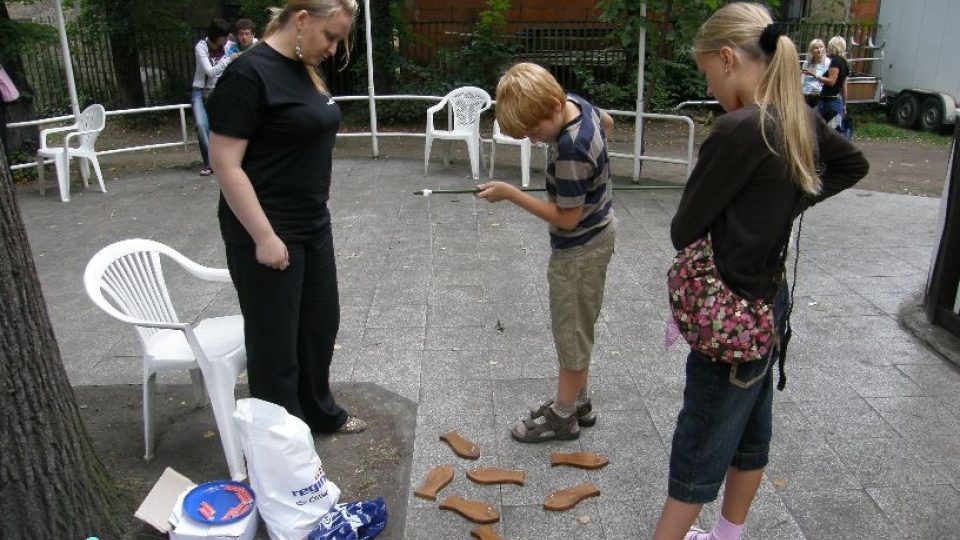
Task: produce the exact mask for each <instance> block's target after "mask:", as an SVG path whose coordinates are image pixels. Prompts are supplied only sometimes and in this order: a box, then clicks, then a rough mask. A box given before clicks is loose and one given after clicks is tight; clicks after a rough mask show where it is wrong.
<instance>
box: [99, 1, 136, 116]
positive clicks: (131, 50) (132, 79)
mask: <svg viewBox="0 0 960 540" xmlns="http://www.w3.org/2000/svg"><path fill="white" fill-rule="evenodd" d="M106 5H107V6H108V7H109V8H111V9H110V10H109V11H108V12H107V14H106V19H105V20H106V24H107V33H108V35H109V37H110V55H111V56H112V57H113V71H114V74H115V75H116V77H117V89H118V90H119V91H120V107H121V108H123V109H135V108H138V107H143V106H144V104H145V103H146V98H145V97H144V94H143V83H142V81H141V80H140V47H138V46H137V32H136V28H135V27H134V22H133V21H134V18H133V0H114V1H111V2H106Z"/></svg>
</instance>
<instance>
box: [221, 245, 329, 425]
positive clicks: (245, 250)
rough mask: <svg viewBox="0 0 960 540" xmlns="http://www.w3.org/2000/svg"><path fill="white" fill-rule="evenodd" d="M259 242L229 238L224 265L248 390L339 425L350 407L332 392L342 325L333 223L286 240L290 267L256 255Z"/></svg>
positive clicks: (310, 419)
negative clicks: (240, 325)
mask: <svg viewBox="0 0 960 540" xmlns="http://www.w3.org/2000/svg"><path fill="white" fill-rule="evenodd" d="M255 249H256V248H255V246H253V245H238V244H227V267H228V268H229V270H230V277H231V278H233V284H234V286H235V287H236V289H237V297H238V299H239V301H240V311H241V313H243V321H244V333H245V336H244V337H245V341H246V347H247V376H248V378H249V381H250V395H251V396H252V397H255V398H258V399H262V400H264V401H269V402H271V403H276V404H277V405H281V406H283V407H284V408H285V409H286V410H287V412H289V413H290V414H292V415H294V416H296V417H298V418H300V419H302V420H303V421H304V422H306V423H307V425H309V426H310V429H311V430H312V431H313V432H316V433H329V432H333V431H336V430H337V429H338V428H339V427H340V426H342V425H343V424H344V423H345V422H346V421H347V413H346V412H344V410H343V409H341V408H340V407H339V406H338V405H337V403H336V401H335V400H334V398H333V395H332V394H331V393H330V362H331V360H332V359H333V346H334V343H335V341H336V338H337V330H339V328H340V299H339V292H338V290H337V266H336V260H335V259H334V254H333V233H332V231H331V228H330V226H327V227H325V228H324V231H323V233H322V234H320V235H318V236H317V238H315V239H313V240H310V241H307V242H297V243H291V242H288V243H287V251H288V252H289V254H290V266H288V267H287V269H286V270H274V269H272V268H268V267H266V266H264V265H262V264H260V263H258V262H257V258H256V251H255Z"/></svg>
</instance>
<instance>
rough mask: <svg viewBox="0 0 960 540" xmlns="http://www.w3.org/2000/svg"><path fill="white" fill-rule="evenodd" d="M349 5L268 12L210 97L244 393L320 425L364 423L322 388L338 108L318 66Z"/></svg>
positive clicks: (347, 23)
mask: <svg viewBox="0 0 960 540" xmlns="http://www.w3.org/2000/svg"><path fill="white" fill-rule="evenodd" d="M356 13H357V3H356V0H288V1H287V2H286V5H285V7H283V8H274V9H273V16H272V19H271V21H270V23H269V24H268V26H267V29H266V31H265V32H264V39H263V41H262V42H261V43H260V44H259V45H257V46H255V47H253V48H251V49H250V50H249V51H247V52H246V53H244V54H243V55H242V56H241V57H240V58H238V59H237V61H235V62H233V64H231V65H230V66H229V68H227V70H226V71H225V72H224V74H223V75H222V76H221V78H220V81H219V83H218V84H217V88H216V90H214V92H213V95H212V96H211V97H210V100H209V103H208V109H209V113H210V128H211V131H212V133H211V140H210V153H211V158H212V160H213V165H214V170H215V171H216V175H217V178H218V180H219V181H220V189H221V197H220V205H219V211H218V214H219V218H220V231H221V234H222V236H223V240H224V243H225V244H226V249H227V266H228V268H229V269H230V276H231V278H232V279H233V283H234V286H235V287H236V289H237V297H238V300H239V302H240V310H241V312H242V313H243V317H244V331H245V340H246V348H247V373H248V375H249V381H250V395H251V396H253V397H255V398H259V399H263V400H266V401H270V402H272V403H276V404H278V405H281V406H283V407H285V408H286V409H287V411H288V412H289V413H290V414H293V415H295V416H297V417H299V418H301V419H303V420H304V421H305V422H306V423H307V424H308V425H309V426H310V428H311V430H312V431H314V432H321V433H331V432H339V433H355V432H358V431H362V430H363V429H364V428H365V427H366V423H365V422H364V421H363V420H360V419H359V418H356V417H353V416H348V415H347V413H346V412H344V411H343V409H341V408H340V407H339V406H338V405H337V403H336V401H335V400H334V398H333V395H332V394H331V393H330V362H331V360H332V358H333V347H334V342H335V340H336V337H337V331H338V329H339V326H340V303H339V293H338V289H337V269H336V261H335V259H334V252H333V234H332V231H331V224H330V211H329V210H328V209H327V200H328V198H329V193H330V171H331V159H332V154H333V144H334V141H335V139H336V134H337V129H338V127H339V125H340V108H339V107H338V106H337V104H336V103H334V101H333V99H332V98H331V97H330V94H329V91H328V90H327V88H326V85H325V84H324V82H323V80H322V79H321V78H320V75H319V72H318V70H317V66H318V65H319V64H320V63H321V62H323V61H324V60H326V59H328V58H330V57H332V56H334V54H335V53H336V51H337V46H338V44H339V42H340V41H343V40H348V39H349V36H350V32H351V28H352V26H353V21H354V18H355V16H356ZM346 48H347V50H348V51H349V50H350V47H349V44H347V47H346Z"/></svg>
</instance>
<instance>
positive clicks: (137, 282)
mask: <svg viewBox="0 0 960 540" xmlns="http://www.w3.org/2000/svg"><path fill="white" fill-rule="evenodd" d="M160 255H166V256H167V257H169V258H171V259H173V261H174V262H176V263H177V264H179V265H180V266H181V267H182V268H183V269H184V270H186V271H187V272H189V273H190V274H192V275H193V276H195V277H197V278H200V279H203V280H207V281H217V282H222V283H229V282H230V274H229V273H228V272H227V270H225V269H217V268H209V267H206V266H201V265H199V264H197V263H195V262H193V261H191V260H190V259H188V258H186V257H184V256H183V255H181V254H180V253H179V252H177V251H176V250H175V249H173V248H171V247H169V246H166V245H164V244H161V243H159V242H154V241H152V240H142V239H133V240H123V241H121V242H117V243H115V244H111V245H109V246H107V247H105V248H103V249H101V250H100V252H98V253H97V254H96V255H94V256H93V258H92V259H90V262H89V263H87V269H86V271H85V272H84V274H83V285H84V288H85V289H86V291H87V296H89V297H90V299H91V300H93V303H94V304H96V305H97V306H98V307H99V308H100V309H102V310H104V311H106V312H107V314H108V315H110V316H111V317H113V318H115V319H118V320H120V321H123V322H126V323H129V324H132V325H134V329H135V330H136V332H137V337H138V338H139V339H140V345H141V347H142V349H143V443H144V447H145V453H144V456H143V457H144V459H146V460H150V459H152V458H153V449H154V435H155V426H154V423H153V417H152V408H153V398H154V394H155V393H156V374H157V372H159V371H163V370H173V369H187V370H190V375H191V378H192V379H193V383H194V389H195V393H196V397H197V401H198V404H202V403H203V393H204V388H205V389H206V393H207V395H209V396H210V403H211V408H212V409H213V416H214V418H215V419H216V422H217V429H218V430H219V431H220V442H221V443H222V444H223V452H224V454H225V455H226V458H227V466H228V467H229V469H230V476H231V477H232V478H233V479H234V480H240V479H243V478H245V477H246V476H247V474H246V466H245V464H244V460H243V449H242V447H241V445H240V438H239V435H238V433H237V431H236V428H235V427H234V424H233V420H232V414H233V411H234V409H235V408H236V399H235V398H234V387H235V386H236V382H237V377H238V376H239V375H240V373H241V372H242V371H243V370H244V368H245V367H246V363H247V353H246V348H245V347H244V339H243V318H242V317H241V316H240V315H233V316H227V317H213V318H209V319H204V320H201V321H199V322H198V323H197V324H195V325H191V324H189V323H184V322H180V319H179V318H178V317H177V313H176V311H174V308H173V304H172V302H171V301H170V295H169V293H168V292H167V285H166V282H165V281H164V279H163V271H162V269H161V265H160ZM104 293H106V294H104ZM201 373H202V377H201Z"/></svg>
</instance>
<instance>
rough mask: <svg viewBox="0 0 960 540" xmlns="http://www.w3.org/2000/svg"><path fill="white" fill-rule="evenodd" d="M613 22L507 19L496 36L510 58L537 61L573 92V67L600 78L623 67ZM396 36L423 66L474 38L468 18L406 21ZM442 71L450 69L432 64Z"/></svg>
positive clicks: (577, 83) (576, 85)
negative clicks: (401, 35) (405, 29)
mask: <svg viewBox="0 0 960 540" xmlns="http://www.w3.org/2000/svg"><path fill="white" fill-rule="evenodd" d="M616 28H617V26H616V25H614V24H609V23H600V22H582V21H566V22H550V23H541V22H537V23H531V22H522V21H519V22H510V23H508V24H507V25H506V26H505V27H504V28H503V30H502V32H503V33H502V34H501V35H500V36H499V38H498V41H499V42H500V43H502V44H503V45H504V46H505V47H507V48H508V50H509V51H510V53H511V54H512V56H513V60H514V61H517V62H520V61H528V62H536V63H538V64H540V65H542V66H544V67H546V68H547V69H549V70H550V71H551V73H553V75H554V76H555V77H556V78H557V80H558V82H559V83H560V84H561V85H562V86H563V87H564V88H567V89H569V90H572V91H578V90H580V89H581V84H582V81H580V80H579V77H578V76H577V73H576V71H577V70H589V71H590V72H591V74H592V75H593V76H594V77H596V78H597V79H599V80H604V79H608V78H610V77H612V76H613V74H614V72H618V71H620V70H622V69H623V67H624V62H625V60H626V53H625V52H624V50H623V49H622V48H620V47H618V46H616V45H615V44H614V41H613V40H612V39H611V37H610V33H611V32H612V31H613V30H616ZM409 30H410V31H409V33H408V35H407V36H406V37H405V38H404V39H402V40H401V41H400V53H401V55H402V56H403V57H404V58H407V59H408V60H413V61H415V62H417V63H420V64H423V65H427V64H430V63H431V62H434V61H435V60H436V54H437V52H438V51H439V50H441V49H445V48H446V49H451V48H457V47H462V46H465V45H467V44H468V43H469V42H470V40H471V39H472V38H473V37H474V35H473V22H472V21H448V22H418V23H412V24H410V25H409ZM436 67H438V68H439V69H440V70H441V71H443V70H448V69H450V67H451V66H445V65H443V64H442V63H440V64H437V65H436Z"/></svg>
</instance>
